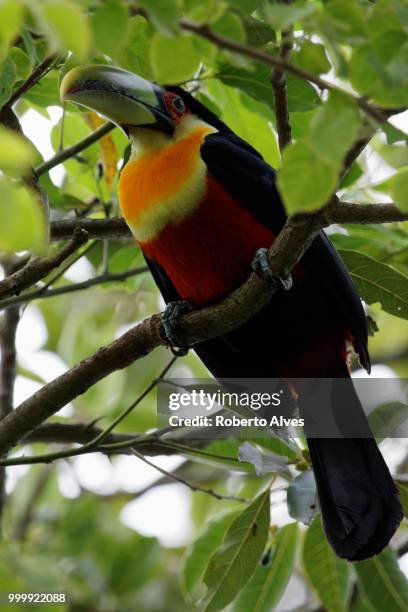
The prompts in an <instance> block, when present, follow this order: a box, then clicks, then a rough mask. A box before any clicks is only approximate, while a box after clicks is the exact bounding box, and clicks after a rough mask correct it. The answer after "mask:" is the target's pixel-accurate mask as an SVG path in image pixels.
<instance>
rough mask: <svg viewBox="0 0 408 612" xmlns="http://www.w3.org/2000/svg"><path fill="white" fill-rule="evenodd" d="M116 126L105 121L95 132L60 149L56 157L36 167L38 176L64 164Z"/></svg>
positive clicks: (35, 170)
mask: <svg viewBox="0 0 408 612" xmlns="http://www.w3.org/2000/svg"><path fill="white" fill-rule="evenodd" d="M115 127H116V126H115V125H114V124H113V123H104V124H103V125H101V126H100V127H99V128H97V129H96V130H95V131H94V132H92V133H91V134H89V136H86V137H85V138H83V139H82V140H80V141H79V142H77V143H76V144H74V145H72V146H70V147H67V148H66V149H62V151H58V153H56V154H55V155H54V157H51V159H49V160H47V161H45V162H43V163H42V164H40V165H39V166H37V167H36V168H35V169H34V172H35V174H36V176H37V177H39V176H41V175H42V174H45V173H46V172H48V171H49V170H51V168H55V166H58V165H59V164H62V162H64V161H65V160H67V159H69V158H70V157H74V156H75V155H77V154H78V153H80V152H81V151H83V150H84V149H86V148H87V147H89V146H90V145H91V144H93V143H94V142H97V141H98V140H100V139H101V138H102V137H103V136H105V135H106V134H108V133H109V132H111V131H112V130H113V128H115Z"/></svg>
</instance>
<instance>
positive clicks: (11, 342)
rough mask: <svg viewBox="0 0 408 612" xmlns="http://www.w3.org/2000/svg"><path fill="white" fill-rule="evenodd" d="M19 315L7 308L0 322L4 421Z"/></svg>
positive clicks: (15, 263) (0, 489)
mask: <svg viewBox="0 0 408 612" xmlns="http://www.w3.org/2000/svg"><path fill="white" fill-rule="evenodd" d="M19 265H21V260H13V258H9V259H8V260H7V259H6V260H5V261H4V262H3V268H4V270H5V272H6V273H10V274H12V273H13V272H14V271H17V270H18V267H19ZM19 321H20V313H19V310H18V308H15V307H13V308H7V310H6V311H5V312H4V313H3V317H2V319H1V321H0V324H1V328H0V420H2V419H4V418H5V417H6V416H7V415H8V414H10V412H11V411H12V410H13V398H14V384H15V380H16V362H17V350H16V333H17V327H18V323H19ZM5 480H6V473H5V470H4V468H0V516H1V515H2V514H3V510H4V504H5V500H6V490H5V484H6V483H5Z"/></svg>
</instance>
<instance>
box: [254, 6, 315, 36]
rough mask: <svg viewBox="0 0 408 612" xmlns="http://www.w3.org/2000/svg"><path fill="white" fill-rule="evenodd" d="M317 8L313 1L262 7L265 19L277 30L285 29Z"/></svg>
mask: <svg viewBox="0 0 408 612" xmlns="http://www.w3.org/2000/svg"><path fill="white" fill-rule="evenodd" d="M317 8H318V5H317V4H315V3H305V2H294V3H293V4H271V5H269V6H267V7H266V8H265V9H264V15H265V19H266V21H268V22H269V23H270V24H271V25H273V27H274V28H276V29H277V30H287V29H288V28H289V27H290V26H291V25H293V24H294V23H295V21H299V20H302V19H304V18H305V17H309V15H312V14H313V13H314V12H315V11H316V10H317Z"/></svg>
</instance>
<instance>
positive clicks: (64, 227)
mask: <svg viewBox="0 0 408 612" xmlns="http://www.w3.org/2000/svg"><path fill="white" fill-rule="evenodd" d="M77 227H79V228H80V229H82V230H85V231H86V232H87V234H88V237H89V238H97V239H98V238H99V239H100V240H105V239H108V240H110V239H111V240H122V239H129V238H131V237H132V234H131V232H130V229H129V228H128V226H127V225H126V222H125V220H124V219H119V218H117V217H116V218H115V217H113V218H110V219H81V218H79V219H62V220H61V221H53V222H52V223H51V240H68V238H71V236H72V233H73V232H74V230H75V229H76V228H77Z"/></svg>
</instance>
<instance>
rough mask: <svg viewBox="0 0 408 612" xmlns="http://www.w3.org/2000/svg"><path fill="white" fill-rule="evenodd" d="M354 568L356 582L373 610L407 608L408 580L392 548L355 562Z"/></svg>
mask: <svg viewBox="0 0 408 612" xmlns="http://www.w3.org/2000/svg"><path fill="white" fill-rule="evenodd" d="M355 568H356V571H357V576H358V582H359V584H360V586H361V587H362V589H363V591H364V595H365V597H366V599H367V600H368V601H369V603H370V605H371V606H372V608H373V609H374V610H376V611H378V612H384V610H392V612H405V610H408V580H407V578H406V577H405V575H404V574H403V573H402V571H401V570H400V568H399V566H398V559H397V557H396V555H395V553H394V552H393V551H392V550H390V549H386V550H384V551H383V552H382V553H381V554H380V555H378V556H376V557H373V558H372V559H368V560H367V561H362V562H361V563H356V565H355Z"/></svg>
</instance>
